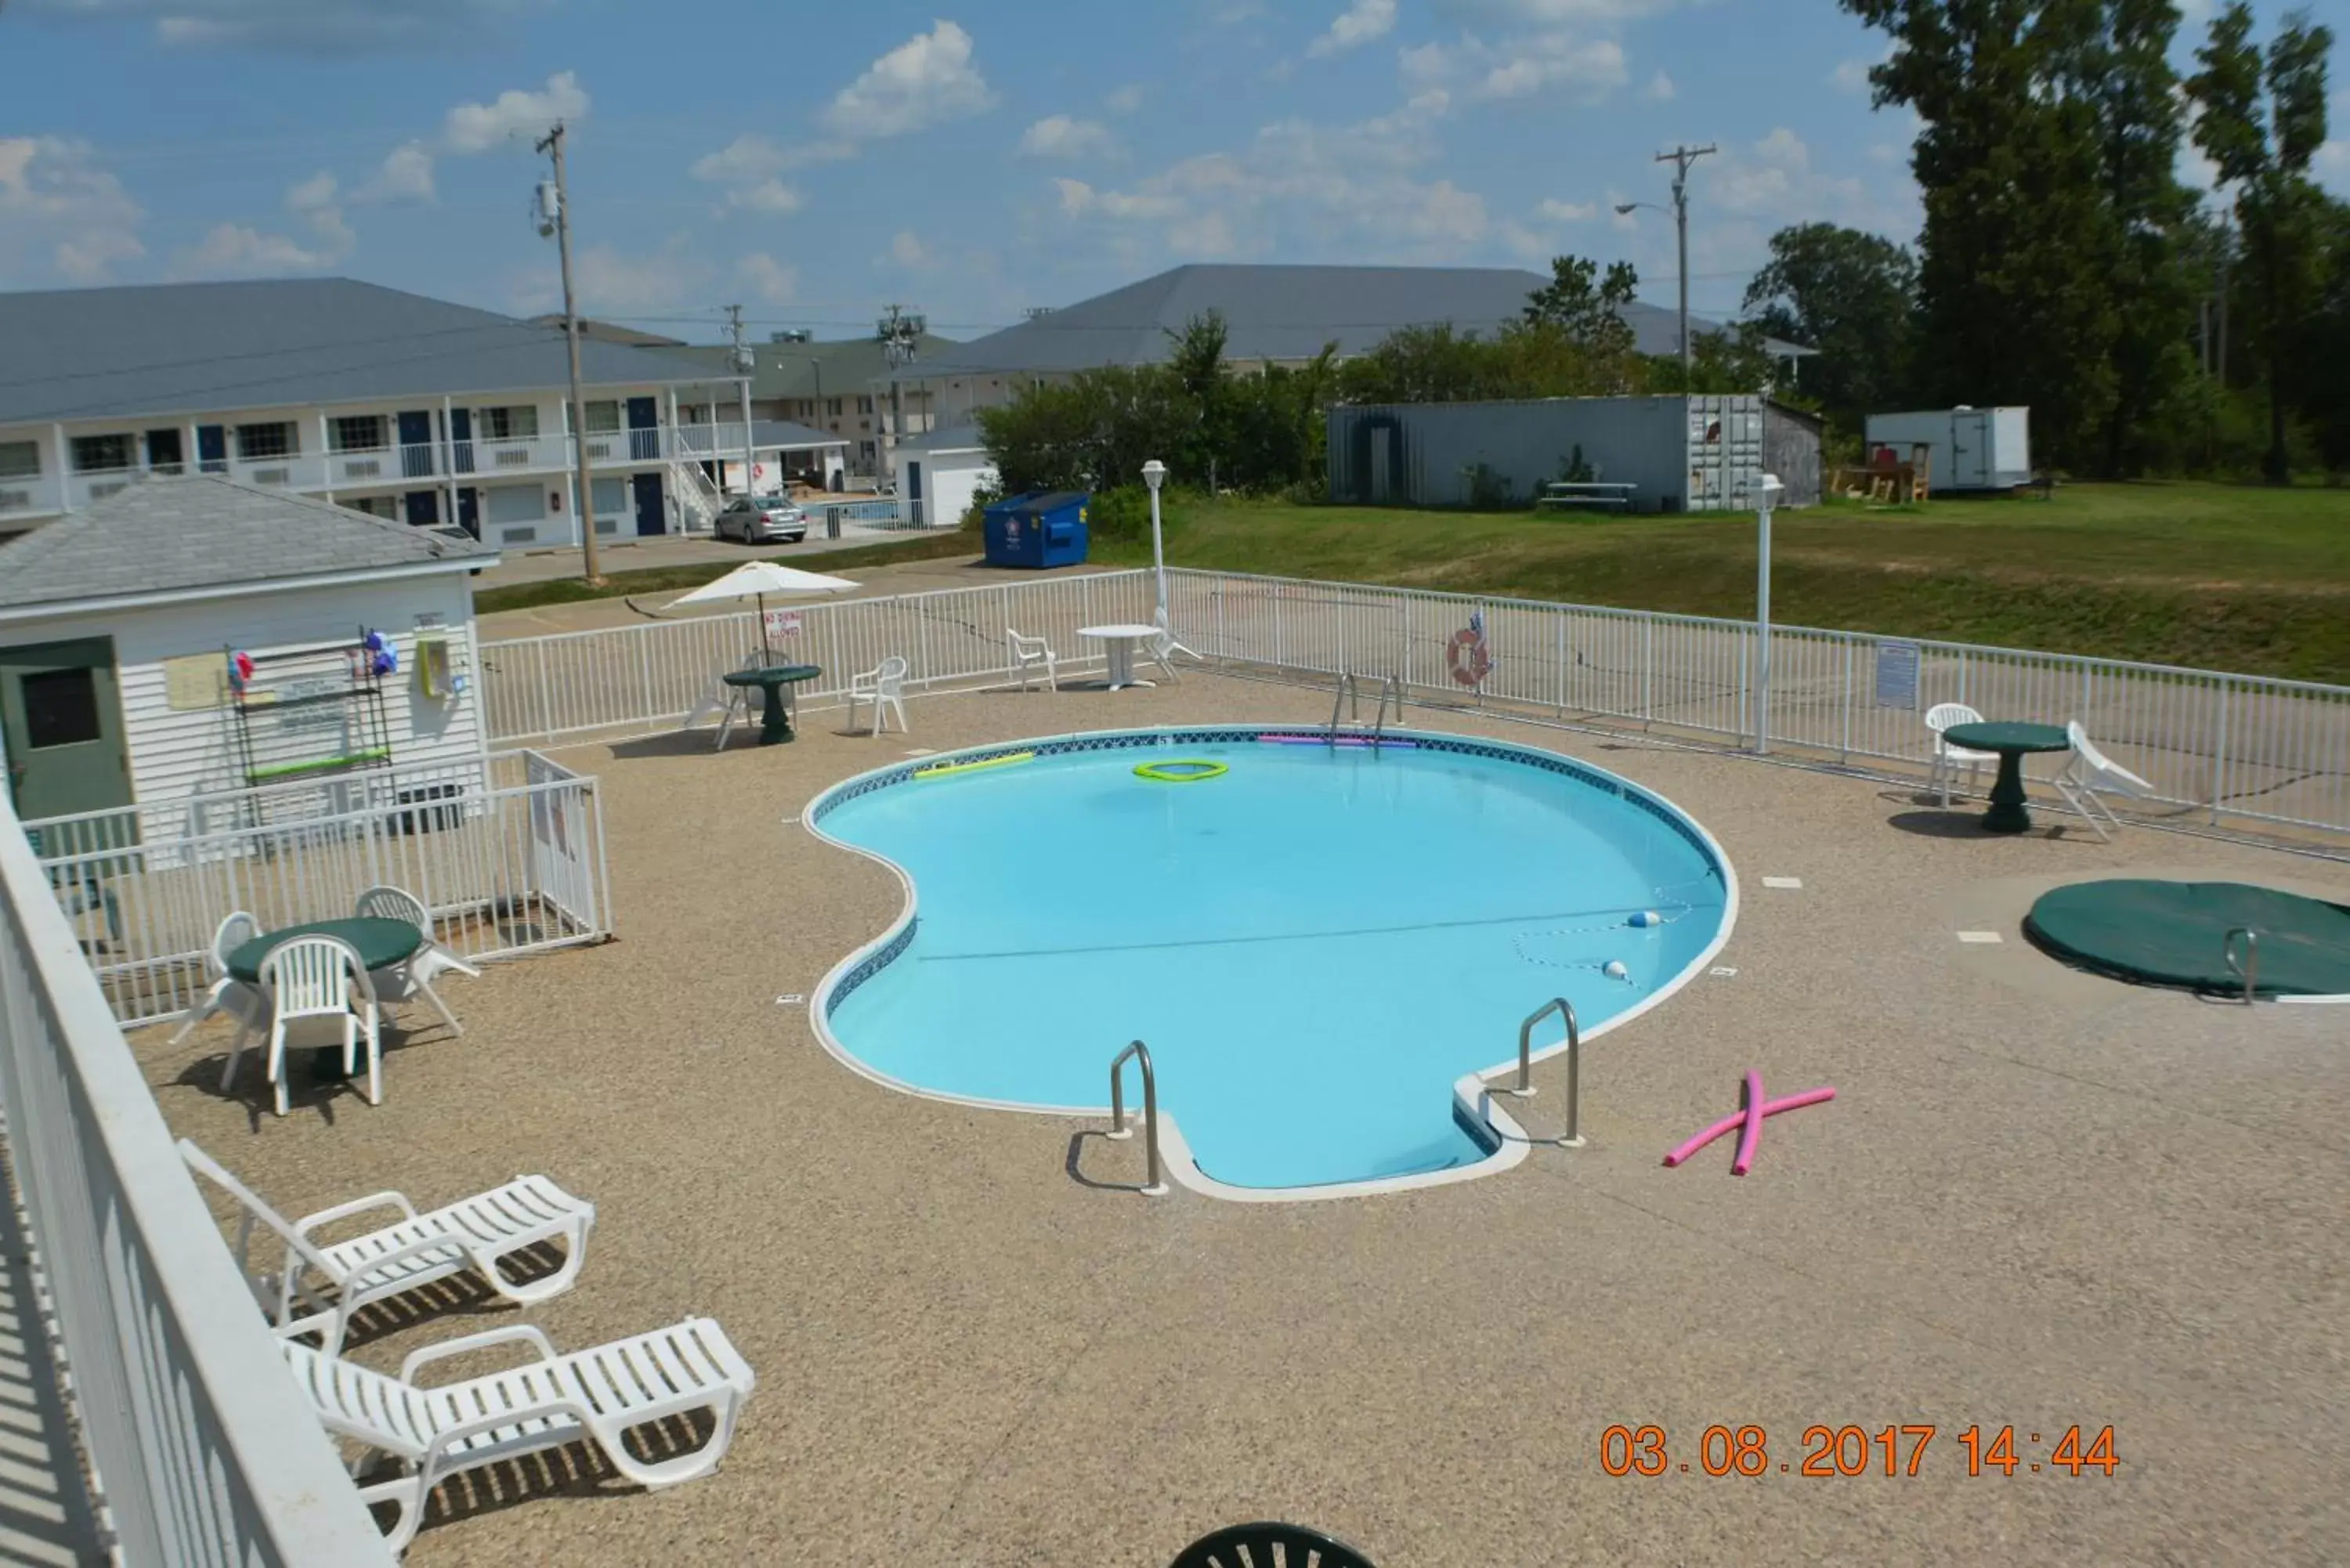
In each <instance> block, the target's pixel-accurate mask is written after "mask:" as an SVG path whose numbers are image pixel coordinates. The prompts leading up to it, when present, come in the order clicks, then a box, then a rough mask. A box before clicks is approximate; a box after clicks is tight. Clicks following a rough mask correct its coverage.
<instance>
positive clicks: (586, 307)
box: [507, 234, 723, 320]
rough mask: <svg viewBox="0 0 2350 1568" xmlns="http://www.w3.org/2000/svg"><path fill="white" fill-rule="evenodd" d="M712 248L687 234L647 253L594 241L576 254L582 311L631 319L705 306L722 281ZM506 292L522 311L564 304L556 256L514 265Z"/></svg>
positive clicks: (573, 260)
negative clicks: (710, 258)
mask: <svg viewBox="0 0 2350 1568" xmlns="http://www.w3.org/2000/svg"><path fill="white" fill-rule="evenodd" d="M707 251H708V247H707V246H705V245H703V244H700V243H698V242H697V241H696V240H695V238H694V237H693V236H691V235H690V234H671V235H670V236H669V238H667V239H666V240H663V241H662V242H661V243H660V245H659V246H658V247H656V248H655V249H654V250H652V251H650V252H648V253H646V254H629V253H627V252H625V251H622V250H620V249H619V248H618V247H617V246H614V245H610V244H594V245H589V246H588V247H587V249H586V250H584V251H581V252H578V253H577V254H575V255H574V256H573V257H572V258H571V272H572V278H573V281H574V283H575V284H576V285H577V294H578V296H579V314H580V315H582V316H592V317H602V318H604V319H607V320H610V319H614V318H619V319H621V320H626V319H627V318H629V317H642V316H656V315H681V314H683V313H685V312H686V311H688V310H700V309H701V308H702V307H703V306H706V305H707V304H708V303H709V301H710V298H711V293H712V289H713V288H715V287H716V286H718V285H719V284H720V282H722V281H723V277H722V275H721V274H720V273H719V272H718V270H717V268H716V267H715V266H714V265H712V263H711V262H710V261H708V260H707V259H706V256H707ZM507 296H508V298H509V300H510V302H511V305H510V307H511V308H512V309H513V310H514V311H515V313H516V314H518V315H525V316H526V315H531V314H534V313H536V312H539V311H545V310H559V309H561V308H562V307H563V284H562V279H561V277H560V275H558V274H557V273H556V267H555V262H554V259H553V258H552V257H551V256H547V257H542V258H540V259H536V260H534V261H532V262H529V263H526V264H525V265H520V266H517V267H515V268H514V269H513V270H512V271H511V272H510V273H509V274H508V275H507Z"/></svg>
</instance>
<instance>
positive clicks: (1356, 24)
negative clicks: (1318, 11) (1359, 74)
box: [1305, 0, 1396, 55]
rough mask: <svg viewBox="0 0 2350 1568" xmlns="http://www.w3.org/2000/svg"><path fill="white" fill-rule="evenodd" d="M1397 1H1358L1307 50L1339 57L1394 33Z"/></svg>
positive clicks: (1313, 53)
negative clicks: (1343, 53) (1361, 45)
mask: <svg viewBox="0 0 2350 1568" xmlns="http://www.w3.org/2000/svg"><path fill="white" fill-rule="evenodd" d="M1395 24H1396V0H1354V4H1352V5H1348V6H1347V8H1346V9H1345V10H1344V11H1342V12H1340V13H1339V14H1338V16H1337V17H1336V19H1335V20H1334V21H1332V22H1331V24H1330V26H1329V29H1328V30H1327V31H1326V32H1325V33H1324V34H1323V35H1322V36H1320V37H1318V38H1316V39H1315V40H1314V42H1312V43H1311V44H1309V45H1307V46H1306V47H1305V52H1306V53H1307V54H1309V55H1335V54H1337V53H1338V52H1339V51H1341V50H1343V49H1351V48H1353V47H1356V46H1357V45H1358V44H1367V43H1369V42H1370V41H1371V40H1372V39H1374V38H1381V37H1385V36H1387V35H1388V33H1390V32H1392V31H1394V29H1395Z"/></svg>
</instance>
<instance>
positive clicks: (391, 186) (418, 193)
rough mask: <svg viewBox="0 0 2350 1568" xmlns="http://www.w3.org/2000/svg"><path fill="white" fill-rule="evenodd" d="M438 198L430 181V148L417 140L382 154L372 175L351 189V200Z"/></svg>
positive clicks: (417, 199)
mask: <svg viewBox="0 0 2350 1568" xmlns="http://www.w3.org/2000/svg"><path fill="white" fill-rule="evenodd" d="M438 199H439V192H436V191H435V190H434V188H433V184H432V149H431V148H429V147H427V146H425V145H424V143H422V142H421V141H403V142H401V143H400V145H399V146H398V147H395V148H393V149H392V150H391V151H390V152H387V153H385V154H384V159H383V165H382V167H381V168H380V169H378V170H377V171H376V172H375V177H374V178H373V179H371V180H369V181H368V182H366V183H365V184H363V185H361V186H360V187H359V189H358V190H356V191H353V192H351V200H352V201H354V202H403V201H404V202H432V201H437V200H438Z"/></svg>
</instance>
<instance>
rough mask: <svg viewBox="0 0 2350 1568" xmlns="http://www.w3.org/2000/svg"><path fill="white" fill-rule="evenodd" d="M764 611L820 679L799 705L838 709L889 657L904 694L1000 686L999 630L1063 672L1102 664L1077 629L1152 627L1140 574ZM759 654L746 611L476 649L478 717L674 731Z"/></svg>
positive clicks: (508, 725)
mask: <svg viewBox="0 0 2350 1568" xmlns="http://www.w3.org/2000/svg"><path fill="white" fill-rule="evenodd" d="M769 607H770V608H778V607H781V608H788V609H790V610H792V611H793V613H795V614H796V615H797V616H798V617H799V628H800V629H799V630H798V631H797V632H795V633H793V634H791V635H789V636H787V637H785V639H782V640H781V641H780V642H778V643H777V644H776V649H775V651H776V653H777V654H778V656H779V657H782V658H786V659H791V660H793V661H795V662H800V663H807V664H814V665H817V666H820V667H821V668H822V670H823V671H824V673H823V675H822V676H821V677H820V678H818V679H817V680H812V681H810V682H808V683H807V684H806V685H805V686H803V687H801V688H800V689H799V701H800V702H801V704H802V705H803V706H808V705H815V706H823V705H825V704H827V703H830V702H836V701H840V700H842V699H843V698H844V697H845V695H846V693H847V687H848V678H849V677H850V676H851V675H853V674H855V673H857V672H858V671H860V670H870V669H873V668H874V667H875V666H877V665H879V663H880V662H881V660H882V659H885V658H887V657H888V656H889V655H890V654H899V655H902V656H904V658H905V659H906V661H907V664H908V666H909V672H908V675H907V684H908V685H910V686H912V687H914V688H916V689H918V690H920V689H922V688H926V687H934V686H941V685H949V684H953V683H956V682H961V681H967V680H973V679H978V678H988V679H1001V678H1003V677H1004V676H1005V675H1006V674H1007V673H1008V671H1009V670H1010V668H1011V664H1010V654H1009V651H1008V650H1007V649H1006V646H1005V643H1004V638H1003V630H1004V628H1005V627H1007V626H1010V627H1015V628H1018V629H1019V630H1020V631H1022V632H1024V633H1025V634H1027V635H1029V636H1032V637H1035V636H1041V637H1043V638H1044V639H1045V640H1047V641H1048V642H1050V643H1051V644H1052V645H1053V647H1054V649H1055V650H1056V651H1058V652H1059V653H1060V655H1061V658H1062V665H1063V667H1064V668H1065V669H1066V668H1069V667H1071V666H1072V665H1075V666H1077V667H1079V668H1082V667H1084V666H1086V665H1087V664H1088V663H1091V664H1099V663H1101V662H1102V658H1101V654H1100V651H1099V645H1098V644H1096V643H1092V642H1089V641H1087V640H1086V639H1082V638H1080V637H1078V636H1077V628H1079V627H1083V626H1095V625H1098V624H1102V623H1105V622H1111V621H1131V620H1133V619H1135V618H1137V617H1140V618H1142V619H1144V620H1148V619H1149V618H1150V574H1149V573H1148V572H1132V571H1130V572H1104V573H1098V574H1094V575H1090V576H1071V577H1053V578H1045V579H1042V580H1040V581H1037V582H1033V583H1022V584H1019V585H1016V586H1014V585H1002V586H995V585H991V586H989V587H975V588H945V589H941V590H940V591H938V592H935V593H927V594H906V595H900V596H898V597H890V598H869V599H847V600H841V601H837V602H817V603H809V604H781V605H779V604H778V603H776V602H775V601H772V600H771V601H770V602H769ZM759 646H760V640H759V619H758V617H757V616H756V615H755V614H753V613H748V612H745V613H743V614H738V615H723V616H707V617H701V618H695V619H691V620H672V621H648V622H645V623H643V624H641V625H637V626H626V627H616V628H611V629H610V630H608V631H579V632H565V633H559V634H556V635H554V636H550V637H531V638H519V639H510V640H506V641H503V642H488V643H484V644H483V645H482V669H483V680H482V693H483V698H484V702H485V703H486V704H487V706H486V707H485V708H484V712H485V713H486V714H487V716H488V722H489V724H490V727H491V732H492V733H493V734H494V735H497V736H499V737H501V738H502V739H506V740H512V739H517V738H520V737H523V736H556V735H569V734H578V733H583V732H588V731H593V730H605V729H612V728H617V727H623V726H629V725H636V726H645V725H650V724H658V723H661V722H675V721H677V720H679V719H681V718H683V717H684V716H685V715H686V714H688V713H689V712H691V711H693V710H694V709H695V708H696V707H698V706H699V705H700V704H701V703H702V700H703V699H704V698H705V697H707V696H709V695H710V694H711V690H712V686H713V685H715V684H716V682H717V680H718V677H719V675H720V674H721V673H722V672H723V671H725V670H736V669H740V668H741V667H742V663H743V657H744V655H745V654H747V653H749V652H750V651H752V650H754V649H757V648H758V647H759Z"/></svg>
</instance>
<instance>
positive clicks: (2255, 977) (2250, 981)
mask: <svg viewBox="0 0 2350 1568" xmlns="http://www.w3.org/2000/svg"><path fill="white" fill-rule="evenodd" d="M2238 937H2241V938H2243V939H2244V961H2243V962H2241V963H2238V962H2237V961H2236V939H2237V938H2238ZM2220 961H2221V962H2223V963H2225V964H2226V965H2227V966H2228V968H2229V969H2230V971H2233V972H2234V973H2236V974H2237V975H2240V976H2241V977H2242V979H2243V981H2244V1005H2245V1006H2247V1007H2250V1006H2251V1005H2252V1003H2253V1002H2255V1001H2257V1000H2259V998H2258V995H2257V993H2256V992H2255V989H2254V988H2255V987H2256V986H2257V985H2258V984H2259V982H2260V973H2261V934H2260V933H2259V932H2258V931H2255V930H2254V929H2251V927H2250V926H2237V927H2235V928H2233V929H2230V931H2229V932H2228V934H2227V935H2226V936H2224V937H2221V938H2220Z"/></svg>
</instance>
